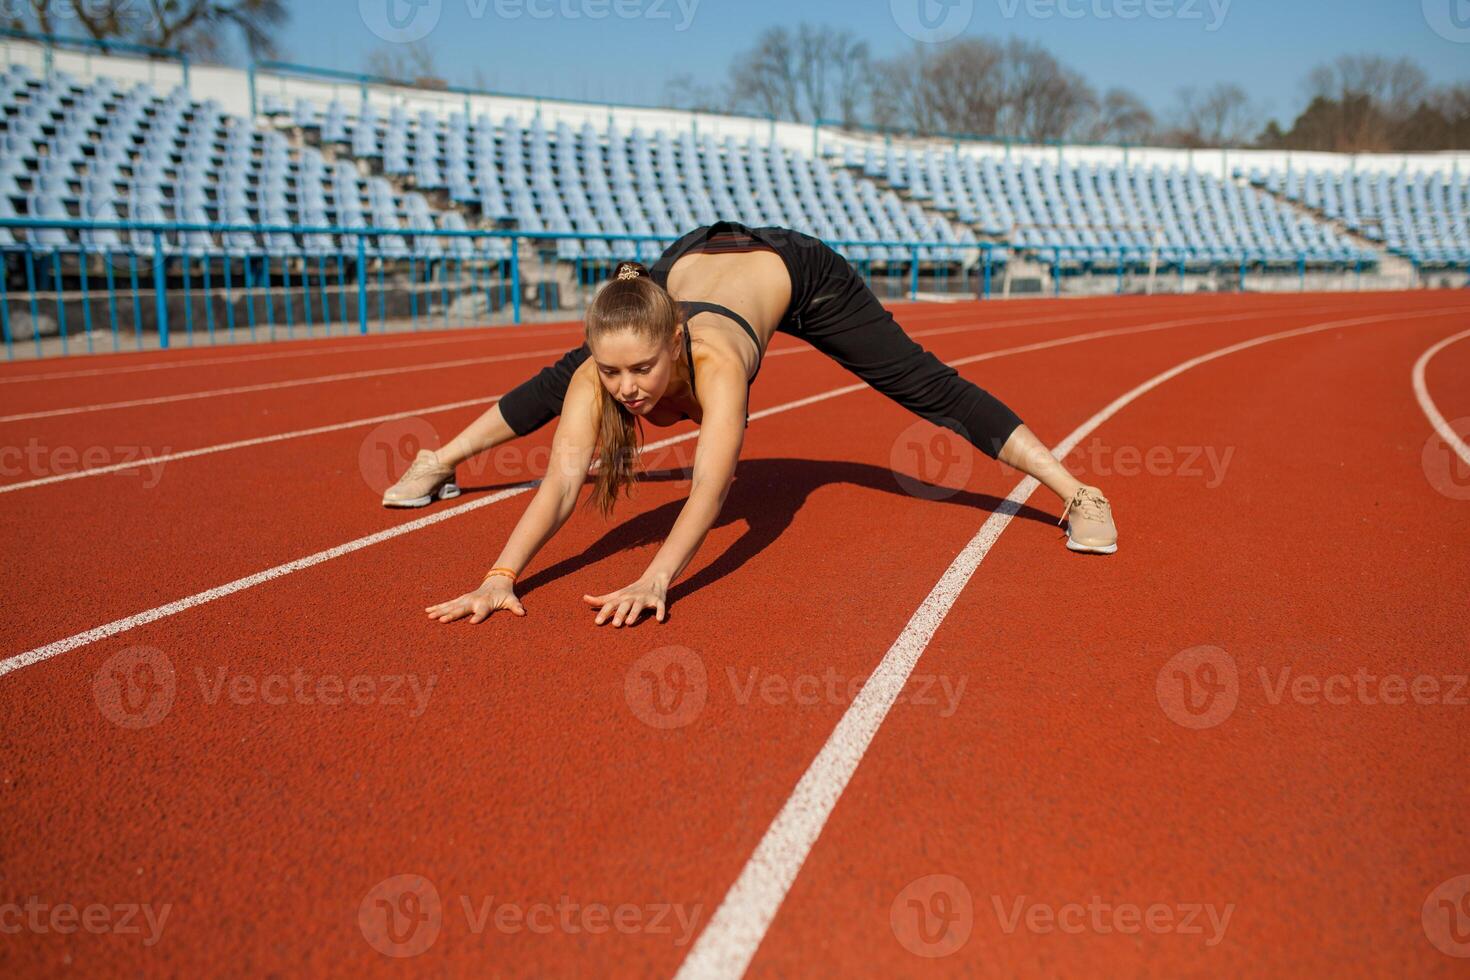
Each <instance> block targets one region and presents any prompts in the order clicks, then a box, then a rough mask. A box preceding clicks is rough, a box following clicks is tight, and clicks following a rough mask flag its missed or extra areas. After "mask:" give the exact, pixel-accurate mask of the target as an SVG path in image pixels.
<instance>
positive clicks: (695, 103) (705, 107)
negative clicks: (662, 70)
mask: <svg viewBox="0 0 1470 980" xmlns="http://www.w3.org/2000/svg"><path fill="white" fill-rule="evenodd" d="M664 101H665V102H667V103H668V104H669V105H670V106H672V107H673V108H675V109H688V110H690V111H691V112H725V111H727V110H728V109H729V107H730V97H729V94H728V93H726V92H724V91H722V90H721V89H720V88H719V86H716V85H711V84H708V83H706V82H701V81H700V80H698V79H697V78H695V77H694V76H693V75H691V74H690V73H688V72H680V73H679V74H677V75H675V76H673V77H672V78H670V79H669V80H668V81H667V82H665V83H664Z"/></svg>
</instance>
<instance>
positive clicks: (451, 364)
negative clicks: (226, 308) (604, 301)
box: [0, 347, 566, 422]
mask: <svg viewBox="0 0 1470 980" xmlns="http://www.w3.org/2000/svg"><path fill="white" fill-rule="evenodd" d="M565 353H566V348H565V347H550V348H546V349H544V350H533V351H525V352H523V353H520V354H494V355H491V356H489V357H465V358H460V359H459V360H454V361H435V362H434V363H432V364H400V365H396V366H394V367H386V368H374V369H372V370H371V371H346V372H343V373H342V374H323V375H318V376H317V377H314V378H296V379H294V380H291V381H269V382H265V383H263V384H254V385H237V386H236V387H233V388H215V389H212V390H210V391H190V392H185V393H183V394H179V395H160V396H158V397H156V398H134V399H132V400H130V401H124V402H106V403H104V404H100V405H76V406H74V407H72V408H51V409H46V410H45V411H41V412H22V413H21V414H19V415H0V422H25V421H29V420H31V419H49V418H56V417H57V416H61V415H81V414H83V413H86V412H103V411H108V410H110V409H114V408H137V407H139V406H142V405H167V404H170V403H172V402H185V401H194V400H196V399H200V398H218V397H220V396H221V395H243V394H247V393H250V392H255V391H276V390H279V389H281V388H301V387H304V386H306V385H318V384H328V383H330V382H334V381H359V380H361V379H363V378H381V377H384V376H386V375H398V374H413V373H415V372H418V371H438V370H443V369H446V368H457V367H470V366H472V365H477V364H494V363H496V362H497V361H520V360H526V359H528V358H533V357H548V356H550V355H552V354H565Z"/></svg>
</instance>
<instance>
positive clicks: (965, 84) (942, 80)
mask: <svg viewBox="0 0 1470 980" xmlns="http://www.w3.org/2000/svg"><path fill="white" fill-rule="evenodd" d="M920 81H921V84H922V86H923V87H922V89H921V90H920V93H919V99H920V100H921V101H922V102H923V103H924V104H925V105H926V107H927V109H928V112H927V115H929V116H931V117H932V119H933V123H934V125H935V126H936V128H938V129H940V130H943V131H947V132H952V133H978V134H981V135H989V134H991V133H995V132H997V130H998V127H997V122H998V120H999V117H1000V113H1001V111H1002V108H1003V106H1004V100H1005V98H1006V80H1005V53H1004V52H1003V51H1002V50H1001V48H1000V47H998V46H997V45H996V44H995V43H994V42H992V41H988V40H985V39H984V38H965V39H962V40H955V41H952V42H950V43H949V44H946V45H944V46H942V47H941V48H939V49H938V50H937V51H936V52H934V54H933V56H932V57H929V58H928V59H927V60H926V61H925V63H924V65H923V68H922V71H921V73H920Z"/></svg>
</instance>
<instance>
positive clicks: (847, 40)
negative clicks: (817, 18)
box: [828, 31, 873, 126]
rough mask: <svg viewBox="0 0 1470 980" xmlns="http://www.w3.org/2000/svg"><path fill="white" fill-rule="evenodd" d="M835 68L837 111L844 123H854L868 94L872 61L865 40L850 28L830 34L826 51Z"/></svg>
mask: <svg viewBox="0 0 1470 980" xmlns="http://www.w3.org/2000/svg"><path fill="white" fill-rule="evenodd" d="M828 53H829V55H830V56H831V58H832V61H833V64H834V66H835V67H836V69H837V77H836V80H835V85H836V88H837V92H836V98H837V113H838V116H839V117H840V119H841V121H842V123H843V124H844V125H849V126H850V125H852V124H853V123H855V122H857V120H858V117H859V115H860V113H861V111H862V106H863V103H864V102H865V101H866V100H867V98H868V96H869V95H870V93H871V86H872V81H873V60H872V55H871V53H870V52H869V50H868V43H867V42H866V41H859V40H858V39H857V38H856V37H854V36H853V34H852V33H851V32H850V31H839V32H837V33H836V34H834V35H832V38H831V44H830V47H829V50H828Z"/></svg>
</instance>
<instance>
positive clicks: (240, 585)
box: [0, 313, 1261, 677]
mask: <svg viewBox="0 0 1470 980" xmlns="http://www.w3.org/2000/svg"><path fill="white" fill-rule="evenodd" d="M1260 315H1261V314H1260V313H1242V314H1237V315H1235V316H1232V317H1224V318H1215V319H1226V320H1229V319H1241V318H1247V317H1257V316H1260ZM1197 322H1212V321H1210V320H1208V319H1205V320H1201V318H1197V317H1195V318H1190V319H1186V320H1175V321H1166V322H1165V323H1162V324H1144V325H1142V326H1139V327H1119V328H1117V329H1116V330H1099V331H1093V332H1091V333H1085V334H1078V335H1077V336H1076V337H1074V338H1065V337H1064V338H1059V339H1057V340H1051V341H1042V342H1041V343H1040V345H1038V344H1025V345H1022V346H1020V347H1012V348H1006V349H1003V350H997V351H987V352H985V353H982V354H975V355H972V356H970V357H965V358H960V359H959V360H956V361H951V362H949V363H950V364H951V365H952V366H953V365H957V364H965V363H973V362H975V361H981V360H988V359H991V358H996V357H1004V356H1006V355H1008V354H1019V353H1025V352H1028V351H1033V350H1038V349H1041V347H1057V346H1060V345H1062V344H1064V343H1068V342H1071V343H1080V342H1082V341H1085V340H1095V339H1099V338H1102V337H1117V336H1124V335H1127V334H1133V333H1141V332H1144V331H1147V330H1161V329H1165V328H1166V327H1167V326H1180V325H1184V324H1192V323H1197ZM864 389H867V390H872V389H871V386H870V385H868V383H867V382H859V383H858V384H853V385H847V386H846V387H842V388H834V389H832V390H831V391H825V392H822V393H821V394H817V395H811V396H809V397H807V398H799V399H796V400H795V401H789V402H785V403H783V404H780V405H775V406H772V407H771V408H764V409H761V410H760V411H758V412H752V413H751V415H750V417H751V419H752V420H755V419H761V418H765V417H767V416H770V415H776V414H779V413H781V412H788V411H791V410H792V409H796V408H802V407H804V406H806V405H812V404H816V403H817V402H822V401H826V400H827V399H829V398H836V397H838V396H840V395H847V394H851V393H852V392H855V391H862V390H864ZM698 437H699V430H698V429H695V430H693V431H691V432H686V433H682V434H680V435H677V436H671V437H669V438H667V439H661V440H659V441H657V442H653V443H649V444H647V445H645V446H644V447H643V449H642V453H648V452H651V451H653V450H655V449H663V448H665V447H667V446H672V445H675V444H677V443H681V442H685V441H687V440H689V439H696V438H698ZM640 455H641V454H640ZM533 486H535V483H529V484H526V485H524V486H521V487H513V488H510V489H507V490H501V491H498V492H496V493H494V494H491V495H490V496H488V497H484V498H480V499H477V500H472V501H469V502H468V503H463V504H459V505H457V506H455V507H451V508H449V509H447V510H444V511H441V512H440V513H438V514H434V515H432V516H431V517H424V518H419V519H418V520H414V521H409V522H408V523H406V524H400V525H397V526H395V527H391V528H388V529H386V530H383V531H379V532H377V533H375V534H370V535H368V536H367V537H364V538H359V539H357V540H356V541H349V542H347V543H346V544H342V545H338V546H337V547H335V548H329V549H327V550H325V551H319V552H317V553H316V554H314V555H307V556H306V557H305V558H298V559H296V560H295V561H290V562H286V563H285V564H283V565H277V566H276V567H275V568H270V569H267V570H265V571H263V572H257V573H256V574H254V575H247V576H246V577H244V578H240V579H236V580H235V581H233V582H229V583H226V584H225V585H220V586H216V587H215V588H213V589H206V590H205V591H203V592H199V593H196V594H194V595H192V596H188V597H187V598H184V599H179V600H177V601H175V602H171V603H168V604H167V605H163V606H158V607H156V608H153V609H149V610H146V611H144V612H141V613H137V614H135V615H132V616H127V617H124V618H122V619H117V620H114V621H113V622H111V623H107V624H105V625H103V626H98V627H95V628H94V629H90V630H86V631H84V632H81V633H77V634H74V635H72V636H69V637H66V638H65V639H62V640H55V641H53V642H51V643H48V644H46V645H44V646H39V647H36V648H35V649H33V650H27V651H26V652H25V653H19V654H16V655H14V656H12V657H9V658H7V659H5V660H3V661H0V677H3V676H5V675H6V674H8V673H10V672H11V671H14V670H19V669H20V668H22V667H28V666H30V665H32V664H36V663H40V662H41V661H43V660H49V659H51V658H52V657H55V656H57V655H59V654H62V653H66V652H67V651H69V650H75V649H76V648H78V647H82V646H87V645H88V644H91V643H96V642H97V641H98V640H103V639H106V638H107V637H109V636H115V635H117V634H118V633H123V632H126V631H128V630H131V629H135V628H136V627H139V626H142V625H144V624H146V623H151V622H154V621H155V620H159V619H163V618H164V617H166V616H172V615H174V614H175V613H179V612H183V611H184V610H186V609H192V608H193V607H195V606H197V605H200V604H202V603H205V602H210V601H213V600H214V599H218V598H221V597H223V596H227V595H232V594H233V593H236V592H239V591H241V590H242V589H248V588H253V587H254V586H256V585H260V584H261V583H263V582H269V581H271V580H272V579H276V578H280V577H281V576H282V575H289V574H291V573H292V572H297V571H301V570H302V569H305V568H311V567H312V566H314V565H319V564H321V563H322V562H324V561H329V560H330V559H332V558H336V557H339V556H340V555H345V554H350V553H351V552H354V551H358V550H360V549H362V548H366V547H368V546H370V545H374V544H379V543H381V542H383V541H390V540H392V539H393V538H396V537H399V536H401V535H404V534H408V533H410V532H413V531H417V530H419V529H421V528H425V527H429V526H431V525H433V524H437V523H439V522H440V521H444V520H448V519H449V518H451V517H458V516H459V515H460V514H467V513H469V512H470V511H473V510H478V509H479V508H481V507H484V506H486V505H487V504H492V503H496V502H498V501H501V500H505V499H506V498H508V497H513V496H515V495H516V494H519V493H524V492H525V491H526V490H529V489H531V487H533Z"/></svg>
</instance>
